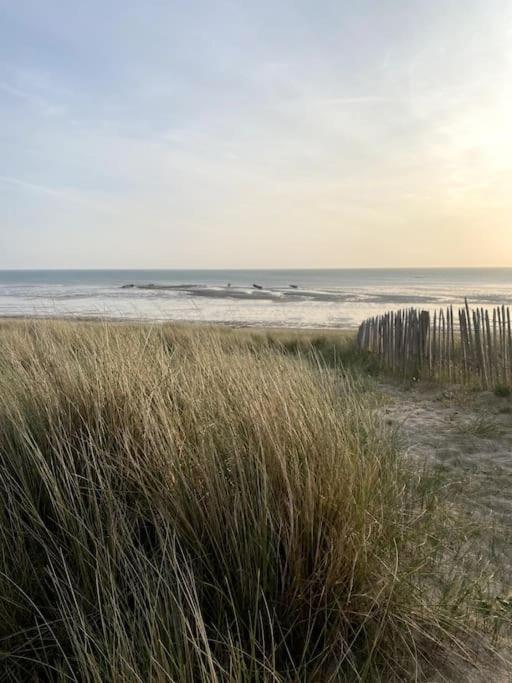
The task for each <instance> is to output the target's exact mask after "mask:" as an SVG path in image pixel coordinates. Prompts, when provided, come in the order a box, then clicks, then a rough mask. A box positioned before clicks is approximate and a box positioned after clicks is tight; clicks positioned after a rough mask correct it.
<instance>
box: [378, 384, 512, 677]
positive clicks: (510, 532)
mask: <svg viewBox="0 0 512 683" xmlns="http://www.w3.org/2000/svg"><path fill="white" fill-rule="evenodd" d="M378 388H379V393H380V394H381V395H382V397H383V399H384V400H383V402H382V405H381V407H380V408H379V412H380V413H381V414H382V416H383V418H384V419H385V420H386V421H387V422H388V423H391V424H394V425H396V426H397V428H398V431H399V435H400V438H401V439H402V442H403V445H404V447H405V449H406V451H407V452H408V453H409V454H410V455H411V457H413V458H417V459H418V463H419V466H420V463H421V462H423V461H424V460H425V459H426V460H427V461H429V462H430V463H431V464H432V465H433V466H434V468H436V470H438V471H439V472H440V473H442V474H443V475H445V476H446V478H447V479H448V480H449V481H450V482H454V481H457V482H460V485H458V486H457V487H456V488H457V489H458V492H457V493H456V496H457V499H458V500H459V501H460V502H462V504H463V505H467V506H468V509H470V510H471V511H473V512H474V511H477V512H479V513H480V514H482V515H483V517H484V518H485V519H486V520H489V521H490V522H492V524H493V525H495V528H497V529H498V531H497V533H496V539H497V540H496V542H494V543H493V553H494V561H496V562H497V563H499V564H497V568H498V567H499V569H498V573H499V583H500V586H501V589H500V592H501V591H503V592H507V590H509V589H510V587H511V586H512V398H510V397H508V398H498V397H496V396H495V395H494V394H493V393H490V392H483V393H482V392H479V393H471V392H468V391H466V390H461V389H460V388H458V387H440V386H439V385H437V386H435V385H428V384H415V385H411V386H404V385H403V384H392V383H380V384H379V387H378ZM486 552H487V551H486ZM496 578H498V577H496ZM502 655H503V656H504V657H505V659H506V660H508V661H509V662H510V661H511V659H512V651H511V649H510V648H509V647H506V648H503V650H502ZM453 680H454V681H456V683H458V682H459V681H460V682H461V683H462V681H464V683H491V681H492V683H510V682H511V681H512V671H511V666H510V665H508V666H507V665H505V663H504V662H502V661H500V660H495V661H493V662H492V663H490V664H488V665H487V666H485V665H480V666H478V667H468V669H467V670H466V671H461V672H460V674H459V675H458V676H457V677H456V679H453ZM431 683H440V681H439V680H437V679H436V680H435V681H432V682H431Z"/></svg>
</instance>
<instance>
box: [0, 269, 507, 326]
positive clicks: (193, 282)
mask: <svg viewBox="0 0 512 683" xmlns="http://www.w3.org/2000/svg"><path fill="white" fill-rule="evenodd" d="M465 297H467V298H468V300H469V302H470V304H473V305H477V306H483V307H490V306H495V305H501V304H505V305H508V304H512V268H421V269H420V268H400V269H319V270H313V269H311V270H309V269H304V270H4V271H0V316H2V317H42V318H53V317H59V318H60V317H65V318H99V319H101V318H104V319H116V320H137V321H154V322H164V321H186V322H196V323H220V324H226V325H234V326H249V327H250V326H256V327H258V326H268V327H289V328H340V329H347V328H355V327H357V326H358V325H359V323H360V322H361V321H362V320H364V319H365V318H367V317H369V316H373V315H376V314H380V313H383V312H385V311H389V310H398V309H403V308H409V307H411V306H414V307H418V308H421V309H425V310H434V309H437V308H440V307H446V306H448V305H453V306H455V307H458V306H462V305H463V303H464V298H465Z"/></svg>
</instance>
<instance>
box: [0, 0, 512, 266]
mask: <svg viewBox="0 0 512 683" xmlns="http://www.w3.org/2000/svg"><path fill="white" fill-rule="evenodd" d="M510 265H512V3H511V2H510V0H358V1H357V2H354V0H350V1H345V0H332V1H331V0H308V1H305V0H279V1H278V2H276V0H258V1H257V2H256V1H255V0H252V1H251V2H247V1H244V0H237V1H234V0H233V1H231V0H229V1H228V0H215V2H214V1H213V0H209V1H200V0H182V1H175V0H138V1H133V0H123V1H121V0H101V1H100V0H88V1H87V2H80V1H75V2H69V0H45V1H44V2H41V0H32V1H29V0H16V1H15V2H14V1H13V0H0V268H135V267H140V268H151V267H155V268H193V267H197V268H228V267H233V268H250V267H254V268H258V267H266V268H281V267H283V268H285V267H288V268H293V267H295V268H301V267H311V268H320V267H413V266H510Z"/></svg>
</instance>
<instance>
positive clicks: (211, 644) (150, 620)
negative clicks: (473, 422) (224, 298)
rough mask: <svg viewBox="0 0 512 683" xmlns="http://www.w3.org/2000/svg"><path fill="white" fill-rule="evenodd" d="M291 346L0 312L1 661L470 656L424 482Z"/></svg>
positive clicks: (277, 664)
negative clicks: (35, 319)
mask: <svg viewBox="0 0 512 683" xmlns="http://www.w3.org/2000/svg"><path fill="white" fill-rule="evenodd" d="M288 351H289V349H288V350H287V346H286V344H284V343H281V342H280V341H279V342H276V341H275V340H274V341H273V342H272V343H271V342H270V341H269V339H268V338H266V337H255V336H254V337H251V336H250V335H247V334H246V335H237V334H235V333H230V334H227V333H218V332H215V331H211V330H206V331H205V330H187V329H181V330H180V329H179V328H154V329H150V328H147V327H131V326H122V325H99V324H98V325H88V324H69V323H18V324H8V325H3V326H1V327H0V614H1V618H0V680H2V681H25V680H27V681H29V680H31V681H32V680H34V681H46V680H50V681H68V680H71V681H87V682H89V681H91V682H93V681H94V682H97V683H104V682H106V681H107V682H108V681H116V682H118V681H123V682H124V681H127V682H131V681H134V682H137V681H140V682H141V683H146V682H148V681H155V682H160V681H162V682H163V681H184V682H188V681H190V682H195V681H363V680H365V681H392V680H401V681H407V680H417V679H421V678H422V677H425V676H426V675H427V674H430V673H431V672H432V670H433V669H436V668H442V667H444V666H445V664H446V660H447V659H448V658H453V657H454V656H455V657H461V658H464V657H469V656H470V652H469V649H468V647H469V646H468V645H467V640H466V639H465V632H466V631H467V625H468V623H469V622H470V621H471V619H472V618H473V616H472V612H471V609H472V608H471V599H470V596H469V594H468V595H465V594H463V592H462V591H461V590H459V589H458V588H454V586H455V582H454V581H452V583H451V584H450V585H449V586H448V587H446V586H445V585H444V584H443V577H444V576H446V572H445V567H444V565H445V563H446V547H447V546H445V545H443V543H444V540H443V539H444V537H443V534H444V533H445V531H446V529H445V527H443V524H442V523H441V524H440V515H438V514H437V510H438V509H439V505H441V503H440V501H439V500H438V499H436V498H435V497H433V496H437V494H433V493H432V489H431V487H429V486H426V484H425V480H424V479H423V478H422V475H421V474H420V473H418V472H417V471H413V470H412V469H411V467H410V466H409V465H408V464H407V461H406V460H405V459H404V458H403V456H402V455H401V453H400V451H399V449H398V448H397V444H396V441H395V439H394V436H393V434H392V433H391V432H389V431H386V430H385V428H384V427H383V426H382V425H381V424H380V422H379V421H378V419H377V418H376V417H375V414H374V411H372V409H371V405H370V403H369V402H371V400H372V399H371V395H369V394H367V393H366V392H365V387H364V386H360V385H359V383H358V381H357V380H354V379H353V378H352V379H351V378H350V376H349V375H348V374H347V373H346V372H343V371H341V370H340V369H339V368H336V367H327V365H326V364H325V363H323V362H322V360H321V358H320V357H319V356H318V354H314V353H312V352H311V353H310V352H309V351H307V349H306V350H304V349H302V350H301V349H299V350H297V349H296V348H294V349H293V351H294V353H293V355H290V353H289V352H288ZM331 365H332V364H331ZM436 500H437V502H436ZM434 503H435V504H434ZM448 653H449V657H448V656H447V654H448Z"/></svg>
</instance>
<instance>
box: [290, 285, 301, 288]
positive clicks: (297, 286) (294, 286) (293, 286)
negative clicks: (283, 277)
mask: <svg viewBox="0 0 512 683" xmlns="http://www.w3.org/2000/svg"><path fill="white" fill-rule="evenodd" d="M290 287H291V288H292V289H298V288H299V285H290Z"/></svg>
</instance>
